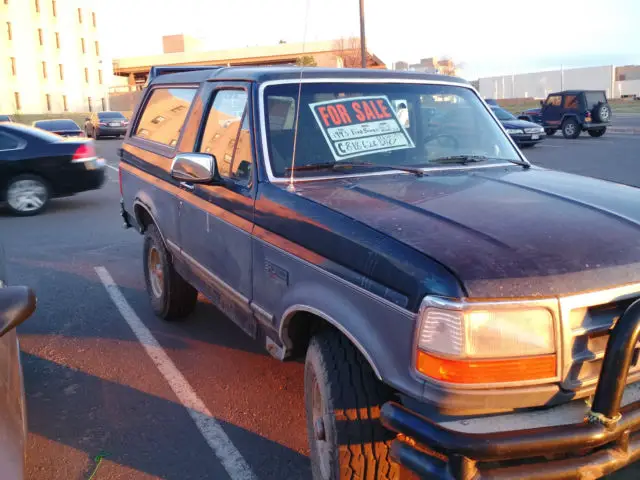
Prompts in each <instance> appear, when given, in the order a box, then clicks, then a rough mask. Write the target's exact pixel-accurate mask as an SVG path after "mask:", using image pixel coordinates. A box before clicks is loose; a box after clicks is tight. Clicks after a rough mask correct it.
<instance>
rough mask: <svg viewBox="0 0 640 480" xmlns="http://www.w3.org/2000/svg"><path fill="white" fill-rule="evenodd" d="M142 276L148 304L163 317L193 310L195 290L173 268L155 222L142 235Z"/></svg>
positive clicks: (185, 314)
mask: <svg viewBox="0 0 640 480" xmlns="http://www.w3.org/2000/svg"><path fill="white" fill-rule="evenodd" d="M143 258H144V262H143V263H144V278H145V283H146V286H147V294H148V295H149V299H150V300H151V307H152V308H153V311H154V312H155V314H156V315H157V316H159V317H160V318H163V319H164V320H178V319H181V318H184V317H186V316H187V315H189V314H190V313H191V312H193V310H194V308H195V306H196V302H197V300H198V292H197V290H196V289H195V288H193V287H192V286H191V285H189V284H188V283H187V282H186V281H185V280H184V278H182V277H181V276H180V274H179V273H178V272H176V270H175V269H174V268H173V263H172V262H171V259H170V256H169V252H167V249H166V248H165V246H164V241H163V240H162V237H161V236H160V232H158V229H157V228H156V226H155V225H153V224H151V225H149V226H148V227H147V229H146V231H145V234H144V257H143Z"/></svg>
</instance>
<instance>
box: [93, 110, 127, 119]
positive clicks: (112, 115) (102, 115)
mask: <svg viewBox="0 0 640 480" xmlns="http://www.w3.org/2000/svg"><path fill="white" fill-rule="evenodd" d="M98 118H99V119H100V120H125V117H124V115H123V114H121V113H120V112H100V113H99V114H98Z"/></svg>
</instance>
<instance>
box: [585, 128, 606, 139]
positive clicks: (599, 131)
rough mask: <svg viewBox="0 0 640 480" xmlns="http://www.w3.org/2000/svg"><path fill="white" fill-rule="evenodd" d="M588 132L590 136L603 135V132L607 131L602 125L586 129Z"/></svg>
mask: <svg viewBox="0 0 640 480" xmlns="http://www.w3.org/2000/svg"><path fill="white" fill-rule="evenodd" d="M587 131H588V132H589V135H591V136H592V137H596V138H597V137H601V136H602V135H604V132H606V131H607V127H602V128H598V129H594V130H587Z"/></svg>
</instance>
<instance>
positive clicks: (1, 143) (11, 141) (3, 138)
mask: <svg viewBox="0 0 640 480" xmlns="http://www.w3.org/2000/svg"><path fill="white" fill-rule="evenodd" d="M19 146H20V141H19V140H18V139H17V138H15V137H13V136H11V135H6V134H4V133H2V132H0V150H13V149H16V148H18V147H19Z"/></svg>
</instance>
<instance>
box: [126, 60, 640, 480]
mask: <svg viewBox="0 0 640 480" xmlns="http://www.w3.org/2000/svg"><path fill="white" fill-rule="evenodd" d="M174 68H175V67H174ZM182 70H183V71H182V72H180V73H170V74H165V75H158V76H156V77H153V76H150V81H149V85H148V87H147V88H146V90H145V92H144V93H143V98H142V99H141V102H140V107H139V108H138V110H137V111H136V112H135V113H134V115H133V118H132V124H131V128H129V130H128V133H127V136H126V138H125V140H124V142H123V145H122V149H121V151H120V155H121V162H120V179H121V192H122V210H121V214H122V217H123V219H124V221H125V224H126V225H128V226H132V227H135V228H136V230H137V231H138V232H140V233H141V234H143V235H144V237H143V252H144V253H143V272H142V274H143V275H144V279H145V283H146V287H147V293H148V296H149V300H150V307H151V309H152V310H153V311H154V312H155V313H156V314H157V315H158V316H159V317H161V318H163V319H167V320H177V319H180V318H184V317H185V316H188V315H189V314H190V313H191V312H192V311H193V310H194V308H195V306H196V303H197V298H198V292H201V293H202V294H203V295H205V296H207V297H208V298H209V299H210V300H211V302H212V303H213V304H214V305H216V306H217V307H218V308H219V309H220V310H221V311H223V312H224V313H225V314H226V315H228V316H229V318H230V319H231V320H232V321H233V322H235V323H236V324H237V325H238V326H239V327H240V328H242V329H243V330H244V331H245V332H246V333H247V334H248V335H250V336H252V337H253V338H255V339H258V340H259V341H261V342H263V343H264V345H265V347H266V349H267V351H268V352H269V353H270V354H271V355H273V356H274V357H276V358H278V359H285V358H305V366H304V390H305V408H306V413H307V433H308V438H309V447H310V457H311V468H312V475H313V478H314V479H316V480H320V479H322V480H336V479H338V478H340V479H355V478H371V479H374V478H375V479H382V478H385V479H386V478H398V471H399V467H398V463H400V464H402V465H404V466H405V467H407V468H409V469H411V470H414V471H415V472H416V473H417V474H419V475H420V476H421V477H424V478H429V479H449V480H450V479H454V478H455V479H465V480H466V479H471V478H502V479H508V478H510V479H520V478H538V479H540V478H578V477H583V478H596V477H598V476H599V475H602V474H603V473H604V472H611V471H613V470H616V469H618V468H621V467H623V466H624V465H626V464H629V463H631V462H633V461H635V460H636V459H638V458H639V457H640V443H638V440H637V438H636V437H634V435H633V433H631V434H630V432H636V431H637V430H638V429H639V428H640V388H638V384H637V383H636V384H635V385H634V382H638V380H640V365H637V363H635V362H633V364H632V361H633V360H634V359H635V352H636V346H637V343H638V336H640V311H639V310H640V301H639V300H638V299H640V236H639V235H638V231H639V228H640V227H639V226H640V190H638V189H635V188H632V187H627V186H623V185H619V184H615V183H609V182H604V181H600V180H596V179H592V178H586V177H580V176H577V175H571V174H568V173H564V172H559V171H554V170H546V169H542V168H537V167H535V166H532V165H530V164H529V162H528V161H527V160H526V159H525V158H524V157H523V156H522V153H521V152H520V151H519V150H518V149H517V148H515V147H514V145H513V142H512V140H511V139H510V138H509V137H508V136H507V135H506V134H505V132H504V130H503V128H502V127H501V125H500V124H499V122H498V120H497V119H496V118H495V116H493V115H492V114H491V113H490V111H489V109H488V107H487V104H486V103H485V102H483V101H482V99H481V98H480V97H479V96H478V93H477V92H476V91H475V90H474V89H473V88H472V87H471V86H470V85H469V84H468V83H466V82H464V81H463V80H460V79H456V78H453V77H443V76H440V75H426V74H416V73H415V72H397V71H384V70H360V69H357V70H354V69H322V68H305V69H300V68H284V67H265V68H257V67H254V68H241V67H237V68H234V67H230V68H210V69H208V70H207V69H202V68H200V69H198V70H194V71H189V68H188V67H183V68H182ZM174 72H175V70H174ZM396 109H397V110H402V113H403V115H402V117H400V116H399V115H397V110H396ZM424 109H430V110H427V111H426V112H423V110H424ZM433 110H435V111H436V112H437V115H433ZM427 118H431V119H434V118H435V120H434V121H425V120H426V119H427ZM627 384H629V386H627ZM254 387H255V386H251V385H247V391H249V390H250V389H252V388H254ZM256 391H257V390H256ZM594 391H595V393H594ZM623 393H625V401H624V403H623V400H622V394H623ZM587 399H589V400H592V401H590V402H589V403H587V401H586V400H587ZM633 401H635V403H629V402H633ZM286 408H288V406H287V407H286ZM271 413H272V412H269V411H264V412H256V414H264V415H269V414H271ZM381 420H382V423H381ZM383 425H384V426H386V427H388V429H387V430H385V429H384V428H383ZM392 432H395V433H398V434H399V435H398V436H397V437H396V435H395V433H392Z"/></svg>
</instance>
